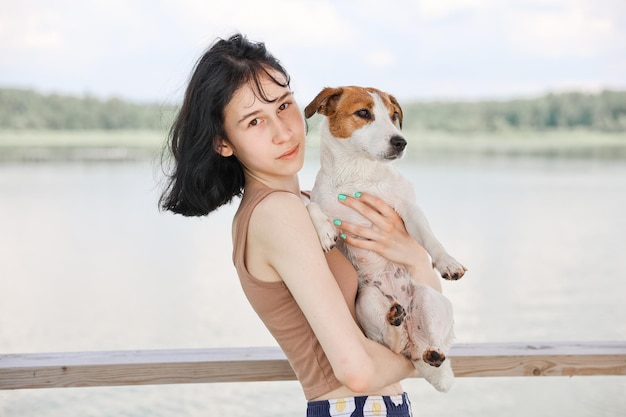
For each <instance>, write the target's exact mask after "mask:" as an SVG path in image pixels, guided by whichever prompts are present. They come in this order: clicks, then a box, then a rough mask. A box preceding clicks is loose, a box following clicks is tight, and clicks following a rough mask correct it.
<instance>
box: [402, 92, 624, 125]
mask: <svg viewBox="0 0 626 417" xmlns="http://www.w3.org/2000/svg"><path fill="white" fill-rule="evenodd" d="M403 108H404V113H405V114H404V120H405V122H404V125H405V126H406V127H407V128H419V129H424V130H445V131H452V132H453V131H464V132H472V131H474V132H497V131H506V130H539V131H543V130H553V129H587V130H597V131H606V132H623V131H626V91H602V92H601V93H598V94H583V93H562V94H548V95H546V96H543V97H540V98H535V99H525V100H520V99H518V100H512V101H482V102H433V103H409V104H406V105H404V106H403Z"/></svg>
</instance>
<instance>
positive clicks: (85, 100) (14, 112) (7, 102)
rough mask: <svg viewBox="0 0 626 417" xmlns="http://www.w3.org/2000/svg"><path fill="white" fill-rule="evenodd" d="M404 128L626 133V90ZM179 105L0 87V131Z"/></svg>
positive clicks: (445, 115) (162, 119) (467, 112)
mask: <svg viewBox="0 0 626 417" xmlns="http://www.w3.org/2000/svg"><path fill="white" fill-rule="evenodd" d="M401 104H402V107H403V110H404V127H405V128H406V129H413V128H420V129H429V130H446V131H464V132H468V131H502V130H552V129H589V130H597V131H610V132H622V131H626V91H611V90H606V91H602V92H600V93H595V94H587V93H579V92H568V93H559V94H547V95H545V96H542V97H538V98H529V99H516V100H508V101H475V102H461V101H456V102H455V101H445V102H417V101H416V102H409V103H401ZM176 110H177V106H175V105H159V104H140V103H134V102H130V101H125V100H121V99H117V98H111V99H106V100H103V99H99V98H96V97H93V96H83V97H77V96H69V95H60V94H42V93H39V92H37V91H34V90H28V89H15V88H0V129H50V130H81V129H83V130H92V129H99V130H116V129H159V130H162V129H167V128H168V127H169V125H170V123H171V121H172V119H173V117H174V115H175V113H176Z"/></svg>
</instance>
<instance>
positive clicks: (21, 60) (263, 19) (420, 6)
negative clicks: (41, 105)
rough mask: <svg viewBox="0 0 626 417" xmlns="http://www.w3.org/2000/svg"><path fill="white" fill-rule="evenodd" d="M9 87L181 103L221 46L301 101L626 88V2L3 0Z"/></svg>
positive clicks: (2, 59) (1, 65)
mask: <svg viewBox="0 0 626 417" xmlns="http://www.w3.org/2000/svg"><path fill="white" fill-rule="evenodd" d="M0 10H1V12H0V87H19V88H32V89H36V90H38V91H41V92H43V93H62V94H73V95H81V96H82V95H91V96H96V97H100V98H110V97H118V98H122V99H128V100H132V101H138V102H158V103H164V104H174V103H177V102H179V101H180V99H181V97H182V95H183V94H184V89H185V86H186V82H187V80H188V77H189V74H190V73H191V71H192V69H193V66H194V64H195V62H196V61H197V60H198V58H199V57H200V56H201V55H202V53H203V52H204V50H205V49H206V48H207V47H209V46H210V44H211V43H212V42H213V41H214V40H215V39H216V38H217V37H222V38H224V37H228V36H230V35H231V34H233V33H235V32H241V33H244V34H245V35H247V36H248V38H250V39H252V40H257V41H263V42H265V43H266V45H267V47H268V49H269V50H270V51H271V52H272V53H273V54H274V55H275V56H276V57H277V58H278V59H279V60H280V61H281V62H282V63H283V65H284V66H285V67H286V68H287V71H288V72H289V73H290V75H291V77H292V88H293V89H294V92H295V94H296V98H297V99H298V101H299V102H301V103H302V104H303V105H306V104H307V103H308V102H309V101H311V100H312V99H313V98H314V97H315V95H316V94H317V92H319V91H320V90H321V89H322V88H324V87H327V86H333V87H334V86H341V85H362V86H370V87H377V88H380V89H382V90H385V91H388V92H389V93H391V94H393V95H395V96H396V97H397V98H398V99H399V100H401V101H402V100H403V101H414V100H420V101H430V100H484V99H496V100H506V99H511V98H518V97H535V96H538V95H542V94H546V93H548V92H562V91H585V92H595V91H600V90H602V89H607V88H610V89H626V1H625V0H507V1H503V0H413V1H409V0H394V1H387V0H384V1H383V0H378V1H373V0H355V1H351V0H348V1H330V0H328V1H327V0H292V1H288V0H214V1H210V0H204V1H201V0H82V1H80V0H75V1H71V0H0Z"/></svg>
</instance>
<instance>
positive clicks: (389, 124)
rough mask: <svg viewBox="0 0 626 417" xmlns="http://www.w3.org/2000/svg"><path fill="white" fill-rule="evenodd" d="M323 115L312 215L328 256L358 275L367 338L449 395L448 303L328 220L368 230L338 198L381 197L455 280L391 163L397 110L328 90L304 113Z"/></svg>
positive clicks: (400, 141) (383, 100)
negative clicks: (348, 239) (347, 240)
mask: <svg viewBox="0 0 626 417" xmlns="http://www.w3.org/2000/svg"><path fill="white" fill-rule="evenodd" d="M315 113H319V114H322V115H324V116H326V117H325V118H324V120H323V121H322V123H321V126H320V135H321V142H320V158H321V168H320V171H319V172H318V174H317V178H316V182H315V185H314V187H313V190H312V193H311V203H310V204H309V206H308V208H309V213H310V215H311V218H312V220H313V223H314V225H315V227H316V229H317V231H318V234H319V237H320V242H321V244H322V247H323V249H324V250H325V251H328V250H330V249H332V247H334V245H335V242H337V244H338V246H339V249H341V250H342V252H343V253H344V254H345V255H346V256H347V257H348V259H350V261H351V262H352V263H353V265H354V266H355V268H356V269H357V272H358V276H359V294H358V298H357V304H356V312H357V319H358V321H359V324H360V325H361V327H362V328H363V330H364V332H365V334H366V335H367V336H368V337H369V338H370V339H373V340H375V341H377V342H380V343H382V344H385V345H386V346H388V347H389V348H390V349H392V350H393V351H394V352H396V353H402V354H403V355H405V356H406V357H408V358H409V359H411V360H412V361H413V362H414V364H415V366H416V368H417V369H418V370H419V371H420V373H421V374H422V375H423V376H424V378H425V379H426V380H427V381H428V382H430V383H431V384H432V385H433V386H434V387H435V388H436V389H437V390H439V391H447V390H448V389H449V388H450V386H451V384H452V382H453V380H454V374H453V372H452V368H451V366H450V359H446V354H447V353H448V349H449V347H450V345H451V343H452V340H453V338H454V332H453V315H452V305H451V303H450V302H449V300H448V299H447V298H446V297H444V296H443V294H441V293H440V292H438V291H436V290H434V289H432V288H431V287H429V286H427V285H423V284H420V283H417V282H415V281H414V280H412V279H411V277H410V276H409V274H408V273H407V271H406V269H405V268H404V267H403V266H400V265H396V264H393V263H392V262H390V261H389V260H387V259H385V258H383V257H381V256H379V255H377V254H376V253H373V252H369V251H363V250H360V249H357V248H354V247H348V246H347V245H345V244H344V242H343V240H342V239H339V240H337V229H336V228H335V226H334V225H333V219H342V220H345V221H348V222H352V223H357V224H363V225H368V226H369V225H370V223H369V222H368V221H367V219H365V218H363V217H362V216H360V215H359V214H357V213H356V212H355V211H354V210H352V209H350V208H348V207H346V206H344V205H343V204H341V203H340V202H339V201H338V200H337V195H338V194H340V193H343V194H353V193H355V192H357V191H361V192H368V193H371V194H374V195H377V196H378V197H380V198H382V199H383V200H385V201H386V202H387V204H389V205H390V206H392V207H393V208H394V209H395V210H396V211H397V213H398V214H399V215H400V216H401V217H402V219H403V220H404V223H405V226H406V228H407V231H408V232H409V233H410V234H411V235H412V236H413V237H414V238H415V239H416V240H417V241H418V242H420V243H421V244H422V245H423V246H424V248H425V249H426V250H427V251H428V253H429V254H430V255H431V257H432V259H433V265H434V266H435V267H436V268H437V269H438V270H439V272H440V273H441V274H442V276H444V277H446V278H450V279H458V278H460V277H461V276H463V274H464V273H465V267H463V266H462V265H461V264H460V263H459V262H457V261H456V260H455V259H454V258H452V257H451V256H450V255H449V254H448V253H447V251H446V250H445V249H444V247H443V245H442V244H441V243H440V242H439V241H438V240H437V238H436V237H435V236H434V234H433V233H432V231H431V229H430V226H429V224H428V221H427V220H426V217H425V216H424V214H423V213H422V211H421V210H420V209H419V207H418V206H417V205H416V203H415V195H414V191H413V187H412V185H411V184H410V183H409V181H408V180H406V179H405V178H404V177H402V176H401V175H400V174H399V173H398V172H397V171H396V170H395V169H394V168H393V167H392V166H391V164H389V163H388V162H390V161H392V160H395V159H399V158H401V157H402V156H403V154H404V148H405V145H406V140H405V139H404V138H403V136H402V134H401V133H400V130H399V127H401V124H402V109H401V108H400V106H399V104H398V102H397V100H396V99H395V98H394V97H393V96H391V95H389V94H387V93H385V92H382V91H380V90H377V89H373V88H363V87H354V86H349V87H339V88H325V89H324V90H322V91H321V92H320V93H319V94H318V95H317V97H316V98H315V99H314V100H313V101H312V102H311V103H310V104H309V105H308V106H307V107H306V108H305V116H306V117H307V118H309V117H311V116H313V115H314V114H315Z"/></svg>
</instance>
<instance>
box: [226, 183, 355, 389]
mask: <svg viewBox="0 0 626 417" xmlns="http://www.w3.org/2000/svg"><path fill="white" fill-rule="evenodd" d="M256 185H257V184H255V187H248V188H247V190H246V193H245V195H244V197H243V199H242V201H241V204H240V206H239V209H238V211H237V215H236V216H235V224H234V228H235V230H236V231H237V233H236V235H234V236H233V239H234V241H233V263H234V264H235V268H236V269H237V273H238V275H239V280H240V282H241V287H242V288H243V291H244V293H245V295H246V297H247V298H248V301H249V302H250V304H251V305H252V308H254V310H255V311H256V313H257V314H258V315H259V317H260V318H261V320H262V321H263V323H264V324H265V326H266V327H267V329H268V330H269V331H270V333H271V334H272V336H274V338H275V339H276V341H277V342H278V345H279V346H280V347H281V349H282V350H283V352H284V353H285V355H286V356H287V359H288V360H289V363H290V364H291V367H292V368H293V370H294V372H295V374H296V376H297V378H298V380H299V381H300V383H301V384H302V389H303V391H304V395H305V397H306V398H307V400H310V399H313V398H317V397H319V396H321V395H322V394H325V393H327V392H330V391H332V390H334V389H336V388H339V387H340V386H341V383H340V382H339V381H338V380H337V378H335V375H334V373H333V370H332V368H331V366H330V363H329V362H328V358H327V357H326V355H325V354H324V351H323V350H322V347H321V346H320V344H319V342H318V340H317V337H316V336H315V334H314V333H313V330H312V329H311V327H310V326H309V324H308V322H307V320H306V317H305V316H304V314H303V313H302V311H301V310H300V307H299V306H298V304H297V303H296V301H295V299H294V298H293V297H292V295H291V293H290V292H289V289H288V288H287V286H286V285H285V284H284V282H282V281H281V282H268V281H261V280H259V279H258V278H256V277H254V276H252V275H251V274H250V273H249V272H248V269H247V267H246V264H245V248H246V241H247V236H248V223H249V220H250V216H251V214H252V211H253V210H254V208H255V207H256V206H257V204H258V203H259V202H260V201H261V200H263V199H264V198H265V197H267V196H268V195H269V194H271V193H273V192H276V191H278V190H273V189H270V188H266V187H264V186H261V185H260V184H259V185H258V186H256ZM326 258H327V261H328V264H329V267H330V269H331V271H332V272H333V274H334V276H335V279H336V280H337V283H338V284H339V287H340V288H341V291H342V293H343V295H344V297H345V299H346V302H347V304H348V306H349V308H350V311H351V312H352V315H353V317H354V300H355V296H356V290H357V275H356V272H355V270H354V268H353V267H352V265H351V264H350V262H349V261H348V260H347V259H346V258H345V257H344V256H343V255H342V254H341V252H339V251H338V250H337V249H333V250H332V251H330V252H329V253H328V254H327V255H326ZM337 337H339V335H337Z"/></svg>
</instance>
